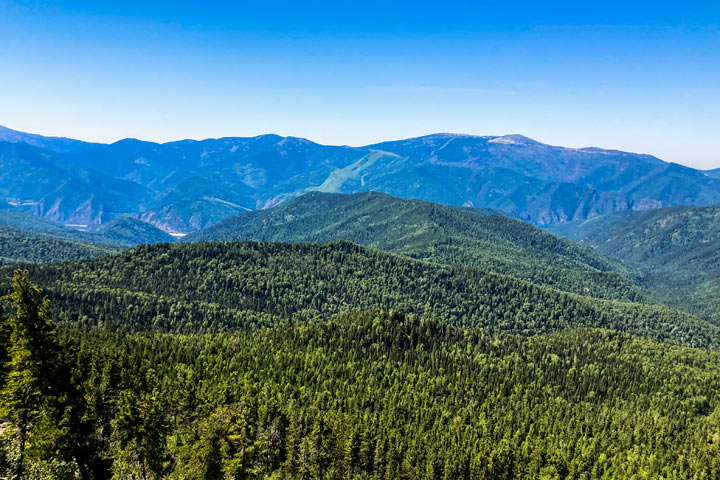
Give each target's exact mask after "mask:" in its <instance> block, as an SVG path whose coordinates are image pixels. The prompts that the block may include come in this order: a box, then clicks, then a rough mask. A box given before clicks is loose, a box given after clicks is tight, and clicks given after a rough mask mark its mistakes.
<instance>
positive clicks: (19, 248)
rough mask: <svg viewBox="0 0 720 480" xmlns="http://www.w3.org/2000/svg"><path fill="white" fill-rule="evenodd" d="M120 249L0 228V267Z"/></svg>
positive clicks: (78, 257)
mask: <svg viewBox="0 0 720 480" xmlns="http://www.w3.org/2000/svg"><path fill="white" fill-rule="evenodd" d="M120 251H122V248H121V247H116V246H112V245H106V244H99V243H98V244H96V243H90V242H82V241H77V240H72V239H66V238H65V237H64V236H57V235H54V234H46V233H36V232H30V231H25V230H20V229H17V228H13V227H4V226H0V265H9V264H17V263H28V262H32V263H49V262H62V261H65V260H80V259H84V258H94V257H100V256H103V255H110V254H113V253H117V252H120Z"/></svg>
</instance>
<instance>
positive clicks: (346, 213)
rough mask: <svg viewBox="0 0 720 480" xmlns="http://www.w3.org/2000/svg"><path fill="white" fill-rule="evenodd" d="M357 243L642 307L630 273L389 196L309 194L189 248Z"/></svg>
mask: <svg viewBox="0 0 720 480" xmlns="http://www.w3.org/2000/svg"><path fill="white" fill-rule="evenodd" d="M218 240H224V241H242V240H252V241H273V242H329V241H334V240H349V241H352V242H355V243H360V244H363V245H367V246H371V247H376V248H380V249H382V250H386V251H391V252H395V253H400V254H403V255H407V256H410V257H413V258H418V259H425V260H431V261H434V262H437V263H446V264H453V265H464V266H472V267H479V268H482V269H485V270H491V271H494V272H498V273H505V274H509V275H512V276H514V277H517V278H521V279H525V280H530V281H532V282H535V283H539V284H543V285H549V286H552V287H554V288H557V289H560V290H565V291H569V292H574V293H580V294H582V295H589V296H594V297H603V298H616V299H618V298H624V299H630V300H637V299H639V298H640V297H641V294H640V293H639V291H638V289H637V288H635V287H634V286H633V285H632V284H631V282H629V281H628V280H627V279H626V278H625V277H624V275H627V274H628V272H627V269H626V268H625V267H624V266H623V265H622V264H621V263H619V262H616V261H613V260H610V259H609V258H607V257H604V256H603V255H600V254H598V253H597V252H595V251H594V250H592V249H590V248H585V247H582V246H579V245H578V244H576V243H573V242H569V241H567V240H566V239H563V238H559V237H556V236H554V235H550V234H548V233H547V232H545V231H543V230H541V229H539V228H536V227H533V226H532V225H530V224H527V223H524V222H521V221H519V220H515V219H511V218H507V217H505V216H502V215H496V214H492V213H488V212H478V211H474V210H470V209H459V208H454V207H448V206H444V205H438V204H434V203H429V202H423V201H419V200H406V199H401V198H397V197H392V196H389V195H385V194H382V193H377V192H371V193H357V194H352V195H340V194H329V193H320V192H314V193H308V194H306V195H303V196H301V197H299V198H297V199H294V200H292V201H289V202H287V203H283V204H281V205H279V206H276V207H273V208H269V209H266V210H258V211H253V212H247V213H243V214H240V215H238V216H235V217H232V218H229V219H227V220H225V221H223V222H220V223H219V224H217V225H213V226H212V227H208V228H206V229H204V230H201V231H199V232H195V233H192V234H190V235H188V236H187V237H185V238H183V241H184V242H198V241H218Z"/></svg>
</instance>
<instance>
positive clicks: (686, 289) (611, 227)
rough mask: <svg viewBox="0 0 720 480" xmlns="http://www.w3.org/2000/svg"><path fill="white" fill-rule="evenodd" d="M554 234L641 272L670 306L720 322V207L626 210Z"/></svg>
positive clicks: (650, 287)
mask: <svg viewBox="0 0 720 480" xmlns="http://www.w3.org/2000/svg"><path fill="white" fill-rule="evenodd" d="M553 231H555V232H557V233H558V234H561V235H565V236H567V237H569V238H571V239H573V240H576V241H579V242H582V243H583V244H585V245H588V246H591V247H593V248H595V249H597V250H598V251H600V252H602V253H605V254H607V255H609V256H612V257H614V258H617V259H619V260H622V261H623V262H626V263H627V264H628V265H630V266H632V267H633V268H636V269H637V270H638V271H640V272H642V274H643V275H642V277H641V278H640V280H641V282H642V285H643V286H644V287H645V289H646V290H647V291H649V292H650V293H651V294H653V295H654V296H655V297H656V298H657V299H659V300H661V301H663V302H664V303H667V304H669V305H671V306H673V307H675V308H682V309H684V310H687V311H689V312H691V313H693V314H696V315H699V316H702V317H703V318H706V319H708V320H711V321H713V322H715V323H720V313H719V312H720V205H713V206H709V207H669V208H663V209H659V210H651V211H648V212H625V213H619V214H614V215H609V216H605V217H598V218H595V219H592V220H586V221H582V222H573V223H570V224H567V225H563V226H560V227H556V228H554V229H553Z"/></svg>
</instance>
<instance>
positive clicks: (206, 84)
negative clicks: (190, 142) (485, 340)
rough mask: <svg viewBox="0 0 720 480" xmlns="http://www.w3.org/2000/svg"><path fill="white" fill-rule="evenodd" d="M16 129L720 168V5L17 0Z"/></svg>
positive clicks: (4, 114)
mask: <svg viewBox="0 0 720 480" xmlns="http://www.w3.org/2000/svg"><path fill="white" fill-rule="evenodd" d="M0 125H4V126H6V127H9V128H13V129H16V130H21V131H26V132H31V133H39V134H43V135H54V136H67V137H71V138H78V139H82V140H88V141H102V142H111V141H115V140H119V139H121V138H126V137H135V138H140V139H144V140H153V141H170V140H177V139H183V138H195V139H201V138H209V137H224V136H254V135H259V134H264V133H277V134H280V135H292V136H298V137H304V138H308V139H310V140H313V141H316V142H320V143H325V144H337V145H365V144H370V143H376V142H380V141H385V140H392V139H399V138H407V137H413V136H419V135H425V134H430V133H436V132H454V133H466V134H473V135H503V134H512V133H519V134H522V135H526V136H528V137H531V138H534V139H536V140H539V141H542V142H544V143H549V144H553V145H563V146H567V147H586V146H597V147H603V148H614V149H620V150H626V151H632V152H640V153H649V154H653V155H656V156H658V157H660V158H662V159H664V160H667V161H673V162H677V163H681V164H685V165H689V166H693V167H696V168H717V167H720V149H719V148H718V136H719V135H718V134H719V133H720V0H718V1H705V2H693V1H685V2H677V1H673V2H668V1H663V0H659V1H655V2H634V1H630V0H626V1H623V2H614V1H605V2H599V1H598V2H595V1H587V2H578V1H573V2H569V1H568V2H566V1H551V0H548V1H545V2H529V1H515V2H498V1H495V2H481V1H475V2H460V1H453V0H446V1H444V2H426V1H422V0H418V1H414V2H405V1H390V0H384V1H375V0H367V1H362V2H360V1H358V2H345V1H339V0H338V1H334V2H319V1H312V0H307V1H303V2H298V1H287V2H285V1H283V2H273V1H264V2H259V1H254V2H213V1H210V0H206V1H204V2H182V1H176V2H169V1H164V0H158V1H152V2H149V1H147V0H146V1H142V2H140V1H134V0H128V1H120V2H97V1H58V2H42V1H38V2H24V1H7V0H0Z"/></svg>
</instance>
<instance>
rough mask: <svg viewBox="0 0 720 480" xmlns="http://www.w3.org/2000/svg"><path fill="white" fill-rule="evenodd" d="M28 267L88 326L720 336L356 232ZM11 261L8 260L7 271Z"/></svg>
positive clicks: (679, 338)
mask: <svg viewBox="0 0 720 480" xmlns="http://www.w3.org/2000/svg"><path fill="white" fill-rule="evenodd" d="M27 268H28V270H29V272H30V275H31V277H32V278H34V279H35V280H36V281H37V282H38V283H39V284H40V285H42V287H43V288H45V289H46V291H47V293H48V295H49V296H50V298H51V299H52V300H53V302H54V303H55V305H56V307H57V308H58V310H59V312H60V314H61V318H62V319H64V320H67V321H69V322H71V323H73V324H80V325H85V326H104V327H108V328H128V327H129V328H134V329H154V330H162V331H180V332H188V333H189V332H217V331H223V330H227V329H234V328H239V327H248V326H272V325H276V324H285V323H293V324H297V323H304V322H313V321H320V320H323V319H325V318H327V316H328V315H332V314H335V313H340V312H345V311H351V310H356V309H386V310H389V309H396V310H398V311H402V312H406V313H415V314H421V315H426V316H430V317H432V318H435V319H437V320H439V321H443V322H448V323H451V324H453V325H466V326H473V327H483V328H487V329H488V330H490V331H507V332H514V333H523V334H537V333H543V332H552V331H558V330H564V329H568V328H574V327H602V328H611V329H616V330H621V331H627V332H631V333H635V334H638V335H642V336H647V337H649V338H655V339H661V340H667V341H671V342H679V343H684V344H687V345H693V346H705V347H717V346H720V327H717V326H714V325H710V324H708V323H706V322H703V321H701V320H698V319H696V318H694V317H692V316H690V315H687V314H682V313H678V312H675V311H672V310H669V309H667V308H664V307H659V306H649V305H640V304H632V303H623V302H617V301H610V300H598V299H593V298H588V297H581V296H578V295H572V294H567V293H563V292H559V291H557V290H553V289H549V288H546V287H542V286H538V285H535V284H532V283H529V282H525V281H521V280H517V279H514V278H512V277H509V276H505V275H499V274H494V273H490V272H485V271H482V270H478V269H472V268H464V267H459V266H449V265H438V264H433V263H429V262H424V261H419V260H413V259H409V258H406V257H402V256H399V255H394V254H390V253H385V252H382V251H380V250H374V249H368V248H365V247H361V246H358V245H355V244H352V243H349V242H336V243H331V244H327V245H317V244H283V243H233V242H219V243H199V244H190V245H178V244H155V245H143V246H139V247H136V248H133V249H131V250H128V251H126V252H123V253H121V254H118V255H114V256H110V257H104V258H99V259H94V260H87V261H82V262H74V263H63V264H57V265H29V266H28V267H27ZM9 273H10V272H9V270H8V269H6V270H4V271H1V270H0V275H2V276H3V277H4V278H3V279H4V280H6V279H7V278H8V276H9Z"/></svg>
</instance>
